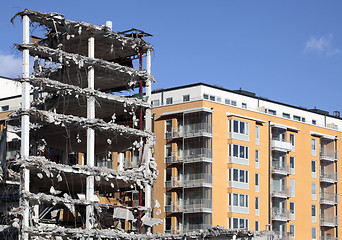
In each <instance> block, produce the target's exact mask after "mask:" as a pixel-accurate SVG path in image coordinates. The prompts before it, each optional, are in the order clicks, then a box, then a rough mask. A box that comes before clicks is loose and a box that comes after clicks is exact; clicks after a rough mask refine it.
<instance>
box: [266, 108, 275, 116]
mask: <svg viewBox="0 0 342 240" xmlns="http://www.w3.org/2000/svg"><path fill="white" fill-rule="evenodd" d="M268 114H271V115H277V111H276V110H272V109H268Z"/></svg>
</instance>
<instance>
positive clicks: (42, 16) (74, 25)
mask: <svg viewBox="0 0 342 240" xmlns="http://www.w3.org/2000/svg"><path fill="white" fill-rule="evenodd" d="M25 15H26V16H28V17H29V18H30V19H31V21H32V22H36V23H39V24H40V25H46V26H49V27H50V28H51V29H55V30H58V31H60V32H61V33H67V34H77V33H78V32H79V28H82V29H83V30H85V31H91V32H92V34H94V35H96V36H97V35H98V36H103V37H106V38H109V39H112V40H116V41H119V42H121V45H122V46H124V47H128V48H131V49H134V50H136V51H138V50H139V49H141V50H142V51H143V52H147V50H153V46H152V45H150V44H148V43H147V42H145V41H144V40H142V39H137V38H130V37H125V36H122V35H120V34H118V33H116V32H112V31H111V30H110V29H109V28H108V27H106V26H99V25H93V24H90V23H85V22H81V21H79V22H77V21H71V20H68V19H65V18H64V15H63V14H59V13H43V12H38V11H33V10H27V9H26V10H24V11H21V12H18V13H16V14H15V15H14V16H13V17H12V18H11V22H12V23H14V19H15V18H16V17H17V16H21V17H23V16H25ZM56 28H57V29H56Z"/></svg>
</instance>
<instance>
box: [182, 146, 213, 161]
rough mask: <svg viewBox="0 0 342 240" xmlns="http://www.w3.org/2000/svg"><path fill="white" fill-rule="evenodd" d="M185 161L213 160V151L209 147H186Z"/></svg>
mask: <svg viewBox="0 0 342 240" xmlns="http://www.w3.org/2000/svg"><path fill="white" fill-rule="evenodd" d="M183 156H184V157H183V158H184V163H190V162H198V161H206V162H212V160H213V151H212V149H209V148H193V149H185V150H184V152H183Z"/></svg>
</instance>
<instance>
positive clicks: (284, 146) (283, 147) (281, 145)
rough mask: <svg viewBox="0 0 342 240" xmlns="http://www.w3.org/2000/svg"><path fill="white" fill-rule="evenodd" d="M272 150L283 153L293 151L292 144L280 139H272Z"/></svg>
mask: <svg viewBox="0 0 342 240" xmlns="http://www.w3.org/2000/svg"><path fill="white" fill-rule="evenodd" d="M271 149H272V150H277V151H282V152H290V151H292V144H291V142H288V141H285V140H281V139H279V138H272V140H271Z"/></svg>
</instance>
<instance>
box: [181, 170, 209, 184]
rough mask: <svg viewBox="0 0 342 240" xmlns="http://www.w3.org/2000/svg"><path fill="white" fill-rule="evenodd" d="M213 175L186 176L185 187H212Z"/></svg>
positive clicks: (197, 174) (196, 174)
mask: <svg viewBox="0 0 342 240" xmlns="http://www.w3.org/2000/svg"><path fill="white" fill-rule="evenodd" d="M211 186H212V175H211V174H207V173H195V174H186V175H184V187H211Z"/></svg>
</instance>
